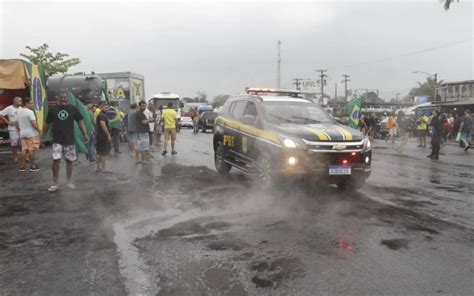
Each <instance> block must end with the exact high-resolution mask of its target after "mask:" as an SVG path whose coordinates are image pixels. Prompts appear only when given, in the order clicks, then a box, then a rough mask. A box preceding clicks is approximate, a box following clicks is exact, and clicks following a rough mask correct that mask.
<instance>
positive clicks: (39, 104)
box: [30, 65, 47, 130]
mask: <svg viewBox="0 0 474 296" xmlns="http://www.w3.org/2000/svg"><path fill="white" fill-rule="evenodd" d="M45 85H46V80H45V75H44V71H43V70H42V69H40V68H39V67H38V65H31V84H30V98H31V99H32V100H33V103H34V109H35V114H36V121H37V123H38V127H39V129H40V130H43V123H44V118H45V114H46V113H45V107H46V106H45V105H46V104H47V101H46V89H45Z"/></svg>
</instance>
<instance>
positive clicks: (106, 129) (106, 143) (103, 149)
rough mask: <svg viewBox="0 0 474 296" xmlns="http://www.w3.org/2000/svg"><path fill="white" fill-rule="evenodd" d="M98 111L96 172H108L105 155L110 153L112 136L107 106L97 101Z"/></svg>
mask: <svg viewBox="0 0 474 296" xmlns="http://www.w3.org/2000/svg"><path fill="white" fill-rule="evenodd" d="M99 109H100V111H101V112H100V113H99V115H97V122H96V125H97V135H96V138H97V170H96V172H98V173H108V172H110V171H108V170H107V168H106V161H107V156H109V154H110V149H111V148H112V146H111V143H112V136H111V131H110V126H109V119H108V118H107V111H108V109H109V107H108V106H107V104H106V103H105V102H100V103H99Z"/></svg>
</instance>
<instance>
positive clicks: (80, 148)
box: [67, 90, 93, 154]
mask: <svg viewBox="0 0 474 296" xmlns="http://www.w3.org/2000/svg"><path fill="white" fill-rule="evenodd" d="M67 96H68V99H69V104H70V105H72V106H74V107H76V108H77V109H78V110H79V112H80V113H81V115H82V118H83V119H82V120H83V121H84V125H85V127H86V132H87V135H88V136H89V138H90V136H91V134H92V125H93V123H92V118H91V116H90V113H89V110H88V109H87V107H86V106H84V104H82V102H81V101H80V100H78V99H77V98H76V97H75V96H74V94H73V93H72V92H71V91H69V90H68V91H67ZM74 141H75V145H76V151H77V152H82V153H86V154H87V153H88V149H87V144H86V143H85V142H84V135H83V134H82V132H81V129H80V127H79V124H78V123H77V122H74Z"/></svg>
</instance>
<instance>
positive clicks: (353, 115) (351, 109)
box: [347, 97, 362, 129]
mask: <svg viewBox="0 0 474 296" xmlns="http://www.w3.org/2000/svg"><path fill="white" fill-rule="evenodd" d="M361 106H362V97H358V98H355V99H353V100H352V101H350V102H349V103H348V104H347V116H349V126H350V127H352V128H355V129H357V128H358V127H359V118H360V113H361V110H360V109H361Z"/></svg>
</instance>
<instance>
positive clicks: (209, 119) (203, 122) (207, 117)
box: [199, 111, 218, 133]
mask: <svg viewBox="0 0 474 296" xmlns="http://www.w3.org/2000/svg"><path fill="white" fill-rule="evenodd" d="M217 115H218V113H217V112H209V111H206V112H203V113H202V114H201V117H200V118H199V128H200V129H201V130H202V132H203V133H205V132H206V131H207V130H212V131H214V121H215V120H216V118H217Z"/></svg>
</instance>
